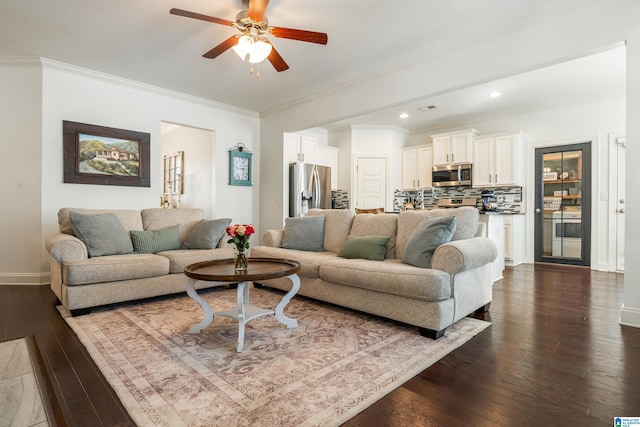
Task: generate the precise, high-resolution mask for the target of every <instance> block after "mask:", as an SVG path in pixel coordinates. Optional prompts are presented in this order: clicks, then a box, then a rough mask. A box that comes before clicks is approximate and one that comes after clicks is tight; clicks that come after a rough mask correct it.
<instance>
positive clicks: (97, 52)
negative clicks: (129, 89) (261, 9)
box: [0, 0, 624, 129]
mask: <svg viewBox="0 0 640 427" xmlns="http://www.w3.org/2000/svg"><path fill="white" fill-rule="evenodd" d="M579 2H580V1H579V0H447V1H440V0H403V1H402V2H397V1H391V0H348V1H345V0H323V1H318V0H272V1H271V2H270V4H269V7H268V9H267V17H268V18H269V22H270V24H271V25H274V26H280V27H289V28H299V29H305V30H312V31H320V32H326V33H327V34H328V35H329V42H328V44H327V45H326V46H322V45H316V44H311V43H304V42H298V41H292V40H286V39H276V38H273V37H272V38H271V40H272V43H273V44H274V46H275V47H276V48H277V49H278V51H279V53H280V54H281V55H282V56H283V58H284V59H285V61H286V62H287V63H288V64H289V66H290V67H291V68H290V69H289V70H287V71H284V72H281V73H276V72H275V70H273V68H272V67H271V65H270V64H269V63H268V62H264V63H263V64H261V67H260V73H261V78H260V79H256V78H255V77H253V76H251V75H250V74H249V65H248V64H246V63H243V62H241V61H240V59H239V58H238V57H237V56H236V55H235V53H234V52H233V51H231V50H230V51H227V52H225V53H224V54H222V55H221V56H219V57H218V58H216V59H213V60H211V59H205V58H203V57H202V54H203V53H205V52H206V51H208V50H209V49H211V48H212V47H213V46H215V45H217V44H218V43H220V42H221V41H223V40H225V39H227V38H228V37H230V36H231V35H233V34H235V32H236V31H237V30H235V29H234V28H231V27H225V26H222V25H217V24H213V23H209V22H204V21H199V20H194V19H188V18H184V17H180V16H174V15H170V14H169V10H170V9H171V8H172V7H177V8H181V9H186V10H190V11H193V12H198V13H202V14H206V15H210V16H215V17H219V18H224V19H229V20H234V19H235V15H236V13H237V12H238V11H239V10H242V9H244V7H243V4H242V3H243V2H242V1H241V0H216V1H212V0H135V1H130V0H109V1H100V2H94V1H87V0H55V1H51V0H29V1H27V0H2V1H1V2H0V60H2V59H3V58H5V59H6V58H13V57H43V58H47V59H50V60H55V61H60V62H63V63H66V64H71V65H75V66H79V67H83V68H87V69H90V70H95V71H100V72H103V73H107V74H111V75H114V76H118V77H123V78H127V79H131V80H135V81H140V82H144V83H148V84H151V85H155V86H159V87H163V88H166V89H171V90H175V91H178V92H182V93H186V94H190V95H195V96H199V97H202V98H207V99H211V100H214V101H217V102H221V103H224V104H230V105H234V106H237V107H241V108H246V109H249V110H253V111H258V112H265V111H269V110H273V109H276V108H278V107H280V106H283V105H286V104H288V103H290V102H293V101H295V100H297V99H300V98H305V97H309V96H312V95H314V94H316V93H320V92H322V91H325V90H328V89H329V88H332V87H334V86H336V85H340V84H346V83H348V82H352V81H355V80H357V79H361V78H365V77H366V76H367V75H370V74H372V73H377V72H384V70H385V69H388V68H389V67H392V66H397V65H398V64H401V63H402V62H404V61H409V60H411V59H413V58H416V57H420V56H423V55H427V54H429V53H430V52H434V51H436V50H438V49H442V48H445V47H446V46H448V45H451V44H453V43H457V42H460V41H463V40H469V39H471V38H473V37H476V36H479V35H482V34H486V33H487V32H489V31H494V30H497V29H501V28H508V26H510V25H518V24H519V23H524V22H526V21H527V20H530V19H536V18H537V17H539V16H543V15H545V14H548V13H553V12H554V9H556V8H560V7H563V5H565V4H571V5H574V6H575V5H576V4H577V3H579ZM578 6H579V5H578ZM407 41H409V42H407ZM611 55H612V56H611V57H608V58H606V60H605V65H606V66H604V67H603V66H602V65H601V63H598V62H597V61H595V60H593V61H591V60H590V59H588V58H586V59H583V60H582V61H584V62H579V61H578V62H576V63H575V64H566V65H564V66H563V67H562V68H555V70H556V71H552V70H551V69H549V70H541V71H538V72H536V73H528V74H525V75H521V76H518V77H517V78H513V79H505V80H504V81H501V82H499V84H498V83H495V84H487V85H483V86H480V87H476V88H471V89H468V90H463V91H459V92H456V93H453V94H447V95H441V96H437V97H433V98H431V99H425V100H420V101H419V102H413V103H411V104H410V105H407V106H402V108H400V106H399V107H398V108H394V109H391V110H390V111H387V112H386V114H387V115H385V116H384V117H382V116H371V117H369V118H366V117H363V118H360V119H357V120H355V121H352V122H355V123H363V124H364V123H367V122H371V120H373V123H378V124H380V123H385V124H397V125H400V126H403V127H406V128H409V129H411V128H413V129H415V128H419V127H424V126H427V125H428V124H425V123H426V121H428V120H434V119H437V120H441V121H452V120H454V119H456V118H460V117H463V116H468V115H471V114H473V115H481V114H488V113H490V112H492V113H494V114H497V111H496V109H497V108H498V107H499V106H500V108H507V109H509V110H510V111H512V112H514V111H516V110H518V109H522V108H525V107H524V105H525V104H526V105H527V107H526V108H532V106H534V105H535V106H536V108H539V107H544V106H545V105H548V104H549V103H554V102H558V101H561V100H568V99H569V98H571V99H576V100H581V99H583V100H589V98H591V99H593V97H602V96H605V95H608V94H611V96H617V94H620V95H622V94H624V86H622V87H620V85H621V84H622V85H624V77H622V80H620V75H621V74H620V73H622V76H624V61H623V63H622V71H620V69H619V67H618V70H614V69H615V68H616V67H615V66H613V65H612V64H614V62H615V61H618V62H619V59H620V57H622V58H624V55H623V54H622V55H621V54H613V53H612V54H611ZM558 75H564V76H565V77H564V80H559V79H560V77H558ZM567 75H568V76H569V77H566V76H567ZM552 82H556V83H555V84H553V83H552ZM605 82H606V84H605ZM610 82H611V83H610ZM582 84H586V85H587V87H588V88H589V91H587V90H586V89H585V88H584V86H582ZM490 90H500V91H501V92H503V96H502V97H501V98H499V99H498V100H492V101H493V103H488V102H487V99H488V98H486V94H487V93H488V91H490ZM618 96H619V95H618ZM431 104H435V105H437V106H438V107H439V108H438V109H436V110H431V111H429V112H419V111H416V107H418V106H423V105H431ZM400 110H406V111H407V112H408V113H409V114H410V115H411V117H410V118H409V119H408V120H406V121H404V122H397V121H396V120H395V119H391V118H388V117H396V116H397V114H399V112H400ZM380 114H382V113H380ZM429 117H430V118H431V119H429ZM423 119H426V121H425V120H423ZM390 120H394V122H393V123H387V122H388V121H390Z"/></svg>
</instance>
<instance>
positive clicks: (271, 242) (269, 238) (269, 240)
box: [262, 230, 284, 248]
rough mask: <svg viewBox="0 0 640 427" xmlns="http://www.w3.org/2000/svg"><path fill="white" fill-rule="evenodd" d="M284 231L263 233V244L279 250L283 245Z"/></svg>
mask: <svg viewBox="0 0 640 427" xmlns="http://www.w3.org/2000/svg"><path fill="white" fill-rule="evenodd" d="M283 236H284V230H267V231H265V232H264V233H262V244H263V245H264V246H269V247H271V248H279V247H280V246H281V245H282V238H283Z"/></svg>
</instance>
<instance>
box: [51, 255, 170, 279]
mask: <svg viewBox="0 0 640 427" xmlns="http://www.w3.org/2000/svg"><path fill="white" fill-rule="evenodd" d="M166 274H169V260H168V259H167V258H165V257H163V256H160V255H153V254H127V255H108V256H102V257H97V258H88V259H83V260H77V261H65V262H64V263H63V264H62V281H63V283H64V284H65V285H68V286H75V285H87V284H91V283H102V282H115V281H118V280H129V279H141V278H144V277H156V276H163V275H166Z"/></svg>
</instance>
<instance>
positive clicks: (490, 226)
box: [480, 214, 505, 282]
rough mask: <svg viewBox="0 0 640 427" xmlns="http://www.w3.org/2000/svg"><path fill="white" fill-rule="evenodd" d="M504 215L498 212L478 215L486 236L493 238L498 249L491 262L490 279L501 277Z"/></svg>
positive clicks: (495, 279) (493, 280)
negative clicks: (484, 225) (484, 226)
mask: <svg viewBox="0 0 640 427" xmlns="http://www.w3.org/2000/svg"><path fill="white" fill-rule="evenodd" d="M504 217H505V215H500V214H484V215H480V222H484V223H485V224H486V233H487V234H486V236H487V237H488V238H490V239H491V240H493V242H494V243H495V244H496V247H497V249H498V256H497V257H496V259H495V261H493V262H492V263H491V281H492V282H496V281H498V280H500V279H502V272H503V271H504Z"/></svg>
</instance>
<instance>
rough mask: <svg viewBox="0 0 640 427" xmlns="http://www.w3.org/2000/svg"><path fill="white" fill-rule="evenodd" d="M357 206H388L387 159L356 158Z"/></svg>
mask: <svg viewBox="0 0 640 427" xmlns="http://www.w3.org/2000/svg"><path fill="white" fill-rule="evenodd" d="M355 193H356V206H355V207H356V208H359V209H375V208H386V206H387V205H386V200H387V159H386V158H379V157H375V158H372V157H359V158H357V160H356V191H355Z"/></svg>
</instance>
